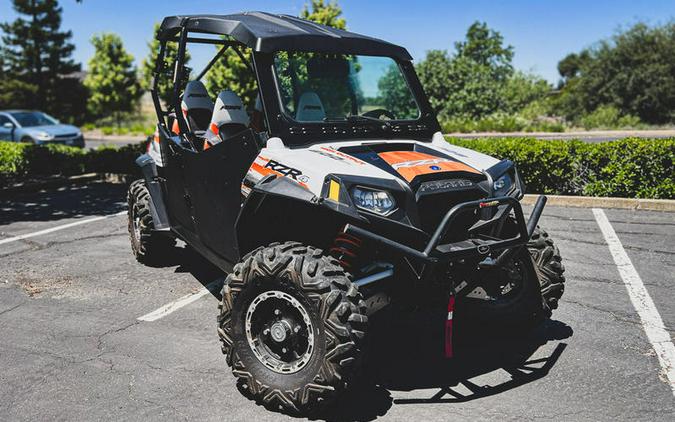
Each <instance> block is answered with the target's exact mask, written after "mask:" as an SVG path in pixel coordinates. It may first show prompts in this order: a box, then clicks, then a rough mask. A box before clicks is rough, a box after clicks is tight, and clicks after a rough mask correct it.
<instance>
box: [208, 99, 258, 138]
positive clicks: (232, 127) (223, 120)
mask: <svg viewBox="0 0 675 422" xmlns="http://www.w3.org/2000/svg"><path fill="white" fill-rule="evenodd" d="M248 124H249V117H248V113H246V109H245V108H244V103H243V102H242V101H241V98H239V96H238V95H237V94H235V93H234V91H230V90H226V91H221V92H220V94H218V98H217V99H216V106H215V108H214V109H213V117H212V118H211V123H210V124H209V129H208V130H207V131H206V134H205V135H204V138H205V141H204V150H207V149H209V148H210V147H212V146H213V145H216V144H217V143H219V142H222V141H225V140H227V139H228V138H231V137H233V136H234V135H236V134H238V133H240V132H242V131H244V130H246V129H247V128H248Z"/></svg>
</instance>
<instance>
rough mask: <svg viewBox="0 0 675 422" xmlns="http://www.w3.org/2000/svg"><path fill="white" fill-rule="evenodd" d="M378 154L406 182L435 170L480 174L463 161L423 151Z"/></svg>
mask: <svg viewBox="0 0 675 422" xmlns="http://www.w3.org/2000/svg"><path fill="white" fill-rule="evenodd" d="M379 156H380V158H382V159H383V160H384V161H386V162H387V164H389V165H390V166H391V167H392V168H393V169H394V170H396V171H397V172H398V173H399V174H400V175H401V176H402V177H403V178H404V179H405V180H407V181H408V182H412V180H413V179H414V178H415V177H417V176H420V175H423V174H429V173H435V172H447V171H464V172H468V173H477V174H480V172H479V171H478V170H476V169H474V168H472V167H469V166H467V165H466V164H464V163H460V162H458V161H453V160H450V159H448V158H443V157H435V156H433V155H429V154H425V153H423V152H417V151H388V152H381V153H380V154H379Z"/></svg>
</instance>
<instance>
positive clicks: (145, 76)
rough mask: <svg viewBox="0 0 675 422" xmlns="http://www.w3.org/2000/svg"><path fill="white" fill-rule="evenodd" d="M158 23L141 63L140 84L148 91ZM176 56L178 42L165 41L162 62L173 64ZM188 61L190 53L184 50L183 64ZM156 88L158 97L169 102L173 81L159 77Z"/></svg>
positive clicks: (154, 58)
mask: <svg viewBox="0 0 675 422" xmlns="http://www.w3.org/2000/svg"><path fill="white" fill-rule="evenodd" d="M159 27H160V25H159V24H158V23H156V24H155V30H154V35H153V37H152V40H151V41H150V42H149V43H148V49H149V50H150V52H149V53H148V56H147V57H146V58H145V59H143V62H142V63H141V86H142V87H143V89H144V90H146V91H149V90H150V88H151V87H152V75H153V72H154V70H155V63H156V61H157V54H158V53H159V40H158V39H157V34H158V33H159ZM177 56H178V43H176V42H167V43H166V50H165V52H164V62H165V63H167V64H168V65H169V66H173V64H174V63H175V62H176V57H177ZM189 61H190V54H189V53H188V52H187V51H186V52H185V64H186V65H187V64H188V63H189ZM157 90H158V91H159V98H160V99H161V100H162V101H163V102H164V104H169V103H171V100H172V99H173V83H172V82H171V80H170V79H169V78H160V80H159V83H158V84H157Z"/></svg>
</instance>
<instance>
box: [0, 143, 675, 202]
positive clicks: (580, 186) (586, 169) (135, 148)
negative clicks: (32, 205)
mask: <svg viewBox="0 0 675 422" xmlns="http://www.w3.org/2000/svg"><path fill="white" fill-rule="evenodd" d="M449 142H451V143H453V144H456V145H460V146H463V147H467V148H471V149H474V150H476V151H480V152H483V153H486V154H489V155H492V156H495V157H498V158H508V159H510V160H513V161H514V162H515V163H516V164H517V165H518V169H519V171H520V174H521V176H522V177H523V179H524V180H525V183H526V184H527V188H528V192H532V193H547V194H561V195H590V196H618V197H628V198H666V199H674V198H675V180H674V178H675V168H674V167H673V161H674V157H675V138H669V139H640V138H626V139H623V140H618V141H612V142H603V143H597V144H588V143H584V142H581V141H551V140H538V139H534V138H504V139H495V138H484V139H476V140H472V139H457V138H452V139H449ZM144 151H145V143H144V142H143V143H139V144H136V145H127V146H124V147H121V148H114V147H101V148H98V149H96V150H91V151H86V150H82V149H79V148H73V147H67V146H63V145H47V146H35V145H29V144H21V143H12V142H0V185H3V186H4V185H6V184H7V183H9V182H11V181H13V180H19V179H21V178H24V177H31V176H40V175H53V174H62V175H73V174H81V173H87V172H101V173H124V174H137V173H138V168H137V167H136V165H135V163H134V161H135V159H136V157H138V155H139V154H141V153H143V152H144Z"/></svg>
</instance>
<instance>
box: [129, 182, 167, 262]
mask: <svg viewBox="0 0 675 422" xmlns="http://www.w3.org/2000/svg"><path fill="white" fill-rule="evenodd" d="M127 203H128V205H129V208H128V211H127V215H128V217H129V226H128V228H129V236H130V238H131V250H132V251H133V253H134V257H136V260H137V261H138V262H140V263H142V264H155V263H159V262H161V261H163V260H164V259H166V258H167V256H169V254H170V253H171V249H172V248H173V247H174V246H175V244H176V239H174V238H173V237H170V236H166V235H163V234H161V233H157V232H154V231H153V230H154V228H155V225H154V222H153V221H152V214H151V213H150V192H148V189H147V188H146V187H145V181H144V180H135V181H134V182H132V183H131V185H130V186H129V190H128V192H127Z"/></svg>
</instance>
